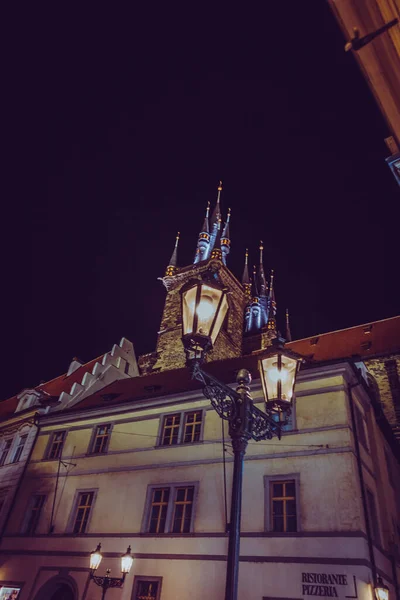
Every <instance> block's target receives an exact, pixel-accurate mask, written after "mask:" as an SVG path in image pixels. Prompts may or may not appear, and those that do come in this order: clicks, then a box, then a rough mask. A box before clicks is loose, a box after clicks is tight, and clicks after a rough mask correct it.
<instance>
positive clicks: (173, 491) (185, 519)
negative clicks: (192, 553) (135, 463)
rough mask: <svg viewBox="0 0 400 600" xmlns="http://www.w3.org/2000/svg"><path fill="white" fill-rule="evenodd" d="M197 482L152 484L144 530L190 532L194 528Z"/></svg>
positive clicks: (149, 491)
mask: <svg viewBox="0 0 400 600" xmlns="http://www.w3.org/2000/svg"><path fill="white" fill-rule="evenodd" d="M195 490H196V485H195V484H191V485H188V484H182V485H181V484H174V485H169V486H150V488H149V490H148V502H147V506H148V508H147V510H146V511H145V519H144V527H143V529H144V531H146V532H147V533H189V532H190V531H192V530H193V520H194V519H193V517H194V513H193V505H194V498H195Z"/></svg>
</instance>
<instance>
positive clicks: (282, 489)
mask: <svg viewBox="0 0 400 600" xmlns="http://www.w3.org/2000/svg"><path fill="white" fill-rule="evenodd" d="M271 523H272V531H277V532H278V531H279V532H286V531H297V515H296V486H295V482H294V480H288V481H274V482H271Z"/></svg>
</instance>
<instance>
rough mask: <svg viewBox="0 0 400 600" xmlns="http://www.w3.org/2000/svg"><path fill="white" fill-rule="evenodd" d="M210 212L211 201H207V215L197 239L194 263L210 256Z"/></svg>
mask: <svg viewBox="0 0 400 600" xmlns="http://www.w3.org/2000/svg"><path fill="white" fill-rule="evenodd" d="M209 214H210V203H209V202H208V203H207V209H206V216H205V217H204V221H203V227H202V229H201V231H200V233H199V239H198V240H197V248H196V254H195V256H194V261H193V263H194V264H196V263H198V262H200V261H202V260H206V259H207V258H208V257H209V252H210V248H209V247H210V239H211V236H210V224H209V220H208V215H209Z"/></svg>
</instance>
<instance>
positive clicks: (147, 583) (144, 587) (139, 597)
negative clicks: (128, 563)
mask: <svg viewBox="0 0 400 600" xmlns="http://www.w3.org/2000/svg"><path fill="white" fill-rule="evenodd" d="M161 581H162V578H161V577H137V576H136V577H135V581H134V584H133V594H132V600H159V598H160V593H161Z"/></svg>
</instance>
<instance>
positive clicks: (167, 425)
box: [161, 413, 181, 446]
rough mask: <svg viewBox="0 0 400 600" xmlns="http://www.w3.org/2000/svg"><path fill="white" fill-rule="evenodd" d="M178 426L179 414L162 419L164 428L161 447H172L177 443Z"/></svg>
mask: <svg viewBox="0 0 400 600" xmlns="http://www.w3.org/2000/svg"><path fill="white" fill-rule="evenodd" d="M180 424H181V415H180V413H178V414H176V415H168V416H167V417H164V427H163V432H162V442H161V445H162V446H172V444H177V443H178V437H179V429H180Z"/></svg>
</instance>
